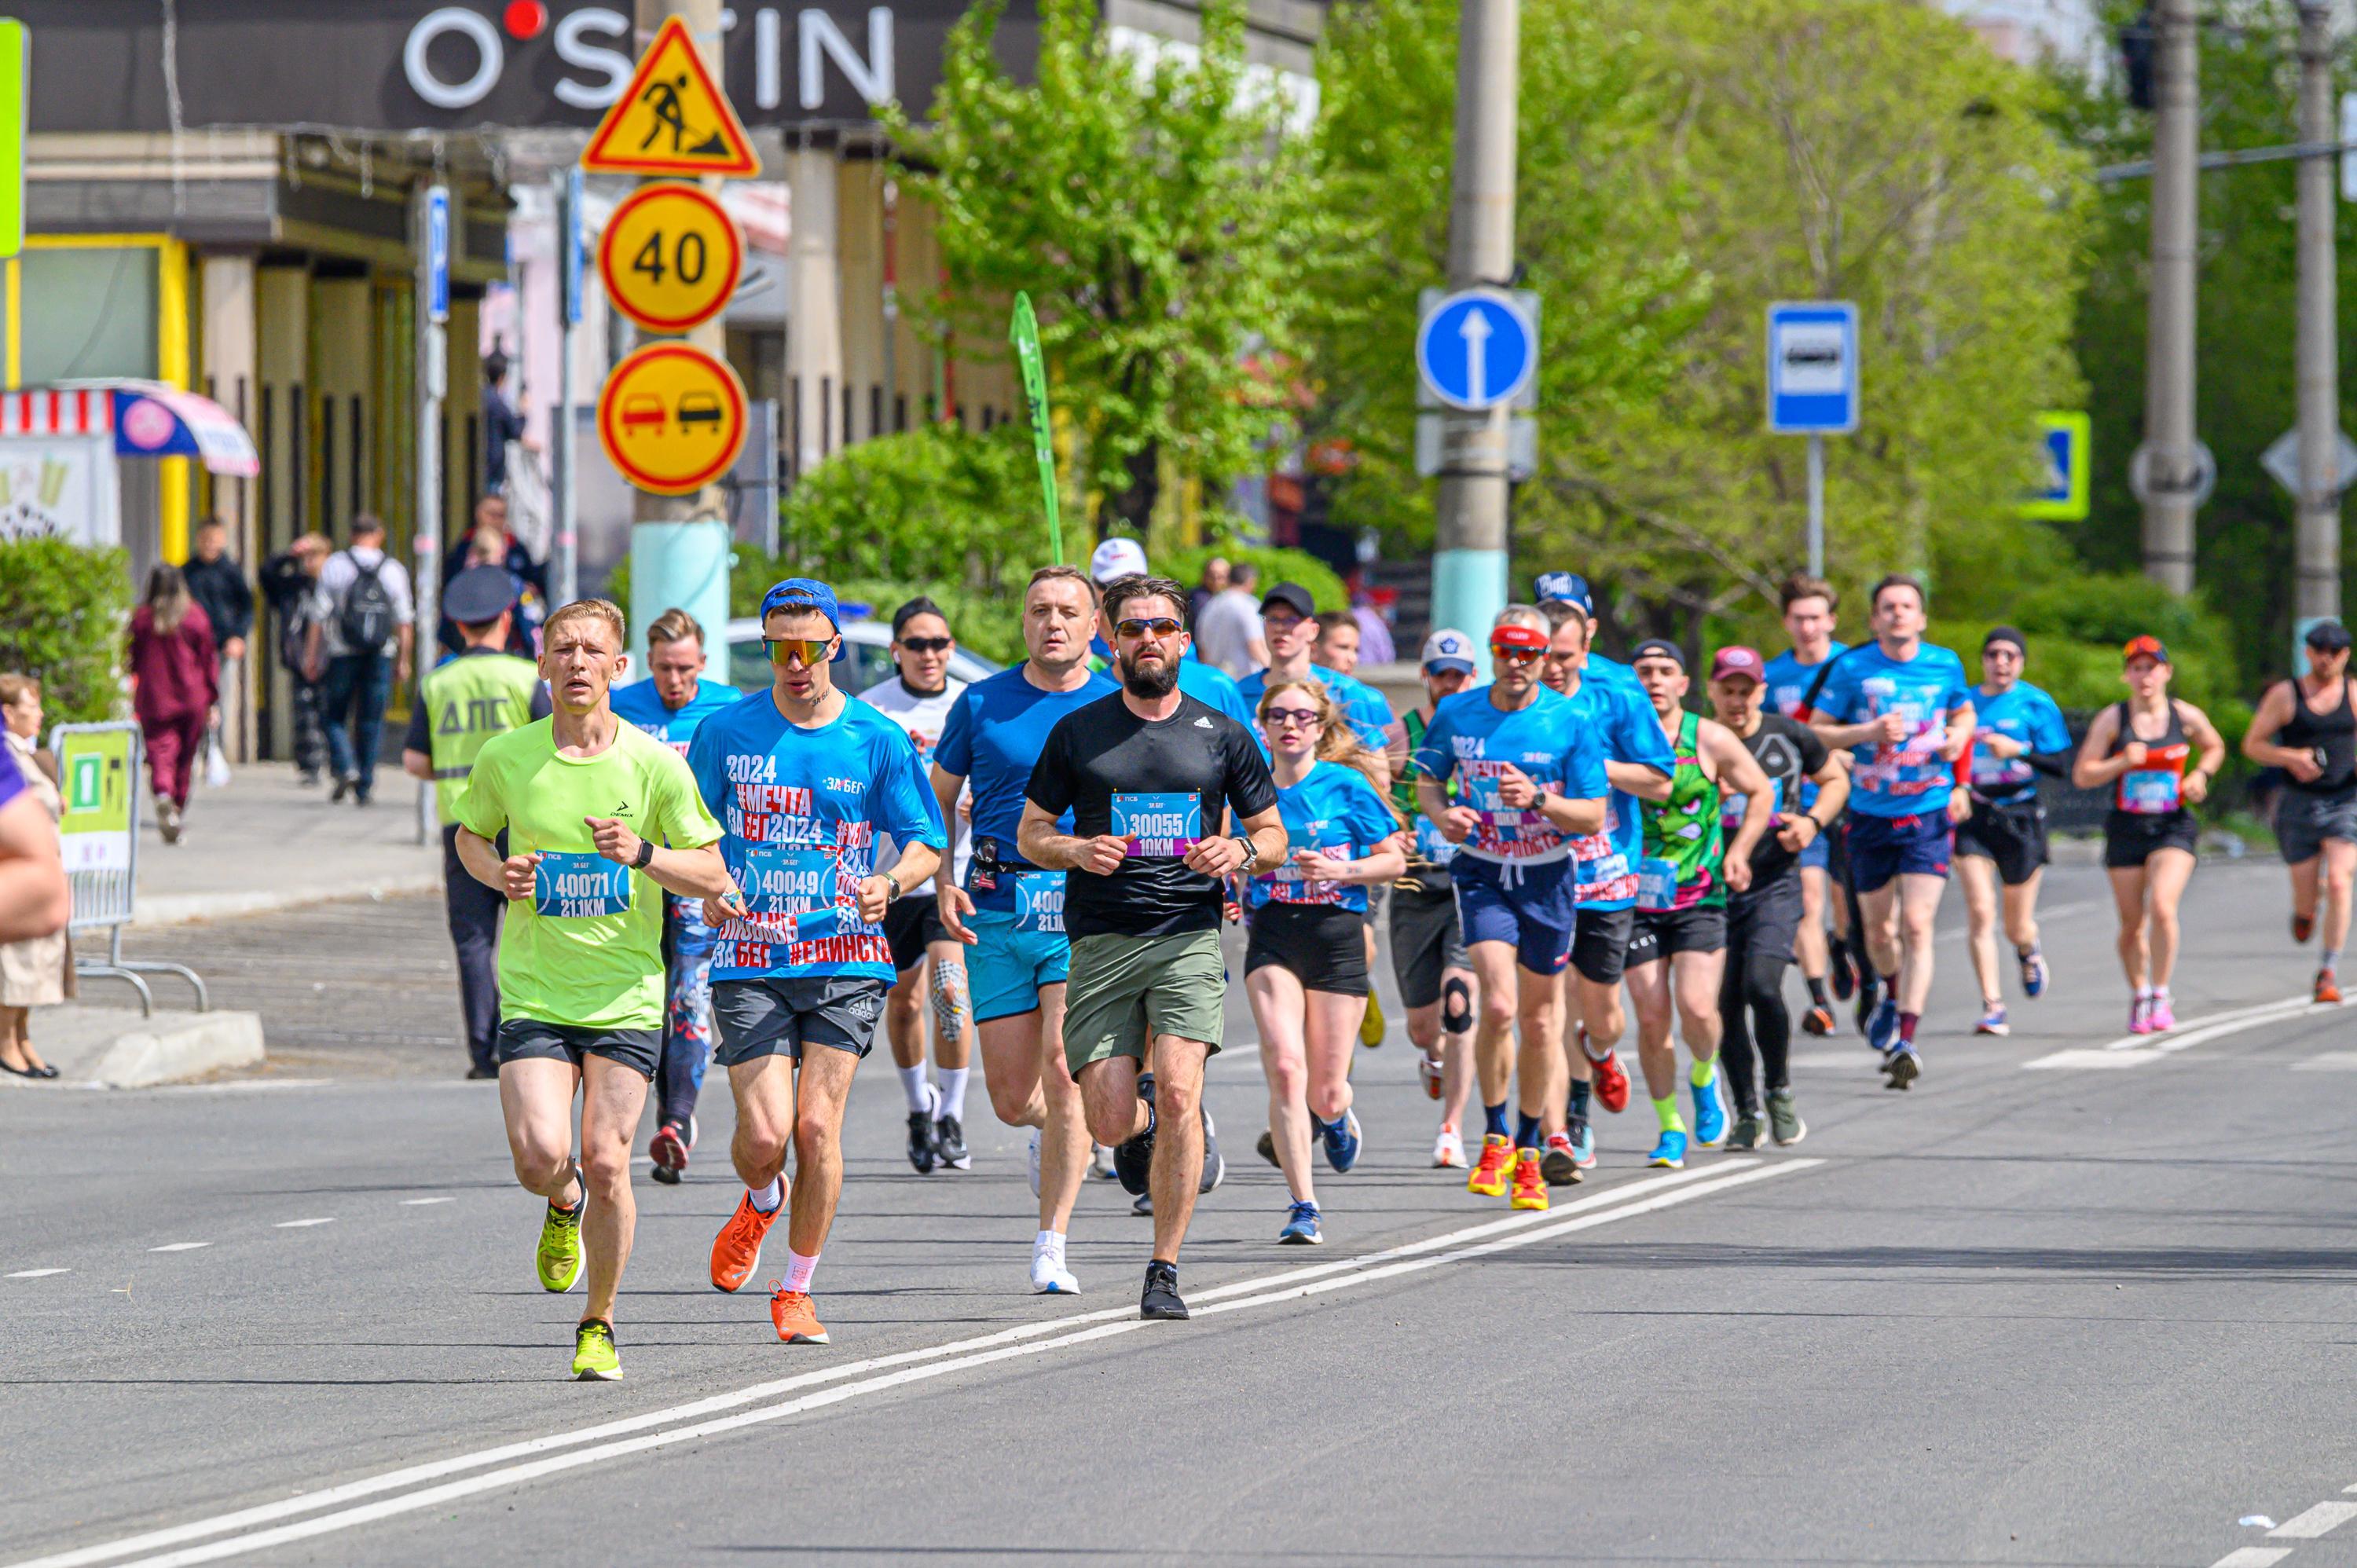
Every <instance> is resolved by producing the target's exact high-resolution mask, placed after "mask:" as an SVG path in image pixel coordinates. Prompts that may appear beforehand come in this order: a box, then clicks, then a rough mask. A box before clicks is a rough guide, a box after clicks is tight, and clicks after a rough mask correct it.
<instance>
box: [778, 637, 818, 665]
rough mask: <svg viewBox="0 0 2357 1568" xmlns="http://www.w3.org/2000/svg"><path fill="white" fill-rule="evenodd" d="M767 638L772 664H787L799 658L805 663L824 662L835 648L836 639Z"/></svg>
mask: <svg viewBox="0 0 2357 1568" xmlns="http://www.w3.org/2000/svg"><path fill="white" fill-rule="evenodd" d="M766 640H767V642H768V643H769V647H770V663H772V664H785V663H788V662H790V661H791V660H794V659H797V658H799V659H800V660H802V662H803V663H804V664H823V663H825V662H826V660H827V656H828V654H829V653H831V652H832V651H833V650H834V639H833V638H831V637H772V638H769V639H766Z"/></svg>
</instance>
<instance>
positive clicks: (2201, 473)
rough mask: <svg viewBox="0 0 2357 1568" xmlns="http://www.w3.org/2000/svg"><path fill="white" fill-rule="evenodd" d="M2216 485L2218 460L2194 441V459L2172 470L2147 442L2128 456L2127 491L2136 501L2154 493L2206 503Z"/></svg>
mask: <svg viewBox="0 0 2357 1568" xmlns="http://www.w3.org/2000/svg"><path fill="white" fill-rule="evenodd" d="M2217 488H2218V459H2217V457H2216V456H2215V455H2213V454H2212V452H2211V450H2210V448H2209V447H2208V446H2206V445H2204V444H2203V443H2201V442H2199V441H2196V442H2195V443H2194V444H2193V460H2192V462H2190V463H2189V464H2187V465H2186V466H2185V467H2183V468H2182V469H2179V470H2177V471H2175V472H2171V471H2169V469H2168V468H2166V467H2163V466H2162V464H2161V462H2160V459H2159V458H2158V456H2157V455H2156V454H2155V453H2154V452H2153V449H2152V443H2150V442H2148V441H2147V443H2145V444H2144V445H2143V446H2139V447H2137V448H2136V451H2135V452H2133V453H2131V454H2130V455H2129V456H2128V494H2130V495H2132V496H2134V497H2136V499H2137V500H2139V501H2150V500H2151V499H2153V497H2155V496H2168V497H2171V498H2175V497H2180V496H2190V497H2191V498H2192V501H2193V504H2194V505H2195V506H2201V505H2204V504H2206V503H2207V502H2208V501H2209V499H2210V497H2211V494H2212V492H2213V491H2215V490H2216V489H2217Z"/></svg>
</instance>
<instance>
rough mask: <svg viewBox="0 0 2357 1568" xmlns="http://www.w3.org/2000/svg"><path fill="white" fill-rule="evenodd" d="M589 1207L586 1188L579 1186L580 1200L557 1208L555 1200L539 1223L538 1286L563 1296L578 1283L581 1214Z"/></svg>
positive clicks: (580, 1258) (579, 1274)
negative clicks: (569, 1205) (568, 1206)
mask: <svg viewBox="0 0 2357 1568" xmlns="http://www.w3.org/2000/svg"><path fill="white" fill-rule="evenodd" d="M588 1207H589V1189H588V1188H587V1187H583V1188H582V1189H581V1201H580V1202H578V1203H576V1204H575V1205H574V1206H573V1207H572V1208H557V1207H556V1205H554V1203H552V1204H550V1205H549V1206H548V1212H547V1214H546V1215H544V1217H543V1218H542V1219H541V1222H540V1255H539V1257H538V1258H537V1260H535V1262H537V1265H538V1267H539V1270H540V1288H541V1289H543V1290H544V1291H547V1292H549V1293H550V1294H554V1295H562V1294H565V1292H566V1291H569V1290H571V1289H572V1288H573V1287H574V1286H575V1285H576V1284H579V1283H581V1264H582V1255H581V1215H582V1211H583V1210H585V1209H587V1208H588Z"/></svg>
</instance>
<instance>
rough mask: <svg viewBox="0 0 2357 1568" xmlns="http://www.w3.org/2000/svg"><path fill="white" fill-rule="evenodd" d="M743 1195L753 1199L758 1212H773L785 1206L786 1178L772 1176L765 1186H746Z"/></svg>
mask: <svg viewBox="0 0 2357 1568" xmlns="http://www.w3.org/2000/svg"><path fill="white" fill-rule="evenodd" d="M745 1196H746V1197H749V1198H751V1199H752V1200H753V1207H754V1208H755V1209H757V1210H759V1212H760V1213H763V1214H775V1213H776V1212H777V1211H778V1210H779V1209H780V1208H783V1207H784V1206H785V1201H786V1178H785V1177H784V1176H771V1177H770V1185H769V1186H767V1187H747V1188H746V1189H745Z"/></svg>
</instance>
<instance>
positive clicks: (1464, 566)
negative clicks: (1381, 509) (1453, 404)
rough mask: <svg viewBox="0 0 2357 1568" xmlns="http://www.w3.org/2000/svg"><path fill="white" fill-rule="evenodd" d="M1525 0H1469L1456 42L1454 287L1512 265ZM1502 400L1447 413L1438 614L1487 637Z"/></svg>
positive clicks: (1504, 277) (1500, 558)
mask: <svg viewBox="0 0 2357 1568" xmlns="http://www.w3.org/2000/svg"><path fill="white" fill-rule="evenodd" d="M1521 27H1522V17H1521V6H1520V0H1465V3H1464V8H1463V11H1462V13H1461V16H1460V20H1459V22H1458V40H1457V159H1456V170H1455V174H1454V176H1453V178H1452V180H1451V194H1450V198H1449V207H1448V286H1449V287H1450V288H1451V289H1460V288H1469V287H1471V286H1473V285H1478V284H1488V285H1492V286H1493V287H1498V288H1503V287H1506V286H1507V285H1508V284H1509V283H1510V282H1511V281H1512V273H1513V270H1514V151H1515V148H1514V138H1515V101H1516V93H1517V91H1518V88H1519V85H1520V68H1519V65H1518V63H1517V53H1518V48H1519V44H1520V33H1521ZM1511 418H1512V410H1511V409H1510V408H1509V407H1508V406H1507V405H1506V404H1505V403H1499V404H1498V405H1497V406H1495V407H1492V408H1490V409H1487V410H1485V411H1483V412H1481V413H1466V412H1463V411H1461V410H1457V409H1450V410H1448V411H1447V412H1445V413H1443V414H1442V415H1441V427H1440V463H1441V467H1440V497H1439V508H1438V515H1437V530H1436V534H1437V537H1436V539H1435V549H1434V552H1433V557H1432V622H1433V625H1434V626H1436V627H1444V626H1447V627H1455V628H1458V630H1460V631H1464V632H1466V633H1468V634H1469V635H1470V636H1472V637H1474V638H1476V639H1480V638H1481V637H1483V636H1485V635H1486V634H1487V633H1488V631H1489V629H1490V624H1491V621H1493V620H1494V619H1496V618H1497V614H1498V611H1499V610H1500V609H1501V607H1504V605H1505V603H1506V601H1507V599H1508V597H1509V595H1508V593H1507V590H1506V568H1507V560H1506V512H1507V489H1506V432H1507V423H1508V421H1509V420H1510V419H1511Z"/></svg>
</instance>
